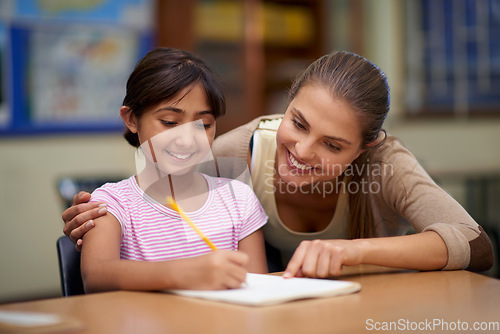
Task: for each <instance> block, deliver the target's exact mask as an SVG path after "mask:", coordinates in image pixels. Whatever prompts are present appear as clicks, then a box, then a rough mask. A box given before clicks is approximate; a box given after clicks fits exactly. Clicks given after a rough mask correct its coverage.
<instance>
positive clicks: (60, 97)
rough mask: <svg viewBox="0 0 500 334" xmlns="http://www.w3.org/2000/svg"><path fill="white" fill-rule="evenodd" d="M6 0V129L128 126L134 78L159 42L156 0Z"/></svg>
mask: <svg viewBox="0 0 500 334" xmlns="http://www.w3.org/2000/svg"><path fill="white" fill-rule="evenodd" d="M4 3H7V5H5V4H4ZM4 3H2V5H0V6H4V8H0V12H1V13H2V15H1V16H0V61H1V64H2V66H1V69H0V75H1V77H2V84H0V91H1V93H0V135H4V136H5V135H29V134H42V133H52V134H53V133H67V132H95V131H121V130H122V129H123V125H122V124H123V123H122V120H121V118H120V114H119V110H120V107H121V105H122V101H123V98H124V97H125V85H126V80H127V78H128V76H129V74H130V73H131V71H132V70H133V68H134V66H135V64H136V63H137V61H138V60H139V59H140V58H141V57H142V56H143V55H144V54H145V53H147V52H148V51H149V50H150V49H151V48H152V47H153V33H152V31H153V27H152V21H153V20H152V19H151V18H152V7H153V1H152V0H92V1H90V0H85V1H84V0H82V1H80V0H72V1H56V0H23V1H12V2H4ZM5 13H8V14H5Z"/></svg>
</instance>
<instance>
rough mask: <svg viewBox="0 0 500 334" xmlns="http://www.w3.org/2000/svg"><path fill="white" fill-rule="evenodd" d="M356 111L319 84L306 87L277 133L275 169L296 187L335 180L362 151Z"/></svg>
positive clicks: (292, 102) (289, 107)
mask: <svg viewBox="0 0 500 334" xmlns="http://www.w3.org/2000/svg"><path fill="white" fill-rule="evenodd" d="M361 144H362V143H361V129H360V123H359V121H358V119H357V117H356V114H355V111H354V110H353V109H352V108H351V106H350V105H349V104H348V103H346V102H345V101H343V100H339V99H335V98H333V97H332V95H331V93H330V92H329V91H328V90H327V89H326V88H324V87H322V86H320V85H317V84H307V85H305V86H303V87H302V88H301V89H300V90H299V92H298V94H297V95H296V96H295V98H294V99H293V100H292V101H291V103H290V105H289V106H288V109H287V110H286V113H285V116H284V118H283V121H282V122H281V125H280V127H279V128H278V133H277V160H276V167H277V171H278V175H279V176H280V178H281V180H283V181H284V182H286V183H287V184H291V185H294V186H296V187H300V186H304V185H308V184H312V183H316V182H322V181H329V180H333V179H335V178H336V177H338V176H339V175H340V174H342V173H343V172H344V170H345V169H346V168H347V167H348V166H349V165H350V164H351V162H352V161H353V160H355V159H356V158H357V157H358V156H359V155H360V154H361V153H362V152H363V149H361V147H362V145H361Z"/></svg>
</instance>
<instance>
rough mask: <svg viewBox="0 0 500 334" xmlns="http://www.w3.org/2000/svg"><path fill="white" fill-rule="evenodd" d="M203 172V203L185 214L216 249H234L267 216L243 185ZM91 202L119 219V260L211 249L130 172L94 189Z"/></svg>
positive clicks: (155, 258)
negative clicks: (205, 195)
mask: <svg viewBox="0 0 500 334" xmlns="http://www.w3.org/2000/svg"><path fill="white" fill-rule="evenodd" d="M203 176H204V177H205V179H206V180H207V183H208V187H209V191H208V198H207V201H206V202H205V204H204V205H203V206H202V207H201V208H200V209H198V210H196V211H193V212H188V213H186V214H187V216H189V218H191V220H192V221H193V222H195V224H196V226H197V227H198V228H199V229H200V230H201V231H203V233H204V234H205V235H206V236H207V237H208V238H209V239H210V240H211V241H212V242H213V243H214V244H215V245H216V246H217V248H218V249H225V250H237V249H238V242H239V241H240V240H242V239H243V238H245V237H247V236H248V235H250V234H252V233H253V232H255V231H256V230H258V229H259V228H261V227H262V226H263V225H264V224H265V223H266V222H267V215H266V214H265V212H264V210H263V209H262V206H261V205H260V203H259V201H258V199H257V197H256V196H255V194H254V192H253V191H252V189H251V188H250V187H249V186H248V185H246V184H244V183H243V182H240V181H237V180H230V179H225V178H215V177H210V176H207V175H203ZM92 201H102V202H105V203H106V204H107V208H108V212H109V213H111V214H112V215H113V216H115V217H116V218H117V219H118V221H119V222H120V225H121V228H122V241H121V247H120V257H121V258H122V259H130V260H139V261H161V260H172V259H178V258H185V257H193V256H198V255H202V254H206V253H209V252H210V251H211V249H210V247H209V246H208V245H207V244H206V243H205V242H204V241H203V240H202V239H201V238H200V236H199V235H198V234H197V233H196V232H195V231H194V230H193V229H192V228H191V227H190V226H189V225H188V224H187V223H186V222H185V221H183V220H182V219H181V217H180V216H179V214H178V213H177V212H175V211H174V210H171V209H169V208H167V207H165V206H164V205H161V204H159V203H157V202H156V201H154V200H152V199H151V198H149V197H148V196H146V195H145V194H144V192H143V191H142V189H141V188H140V187H139V185H138V184H137V182H136V180H135V177H134V176H131V177H130V178H128V179H125V180H123V181H120V182H117V183H107V184H105V185H103V186H102V187H100V188H98V189H96V190H95V191H94V192H93V193H92Z"/></svg>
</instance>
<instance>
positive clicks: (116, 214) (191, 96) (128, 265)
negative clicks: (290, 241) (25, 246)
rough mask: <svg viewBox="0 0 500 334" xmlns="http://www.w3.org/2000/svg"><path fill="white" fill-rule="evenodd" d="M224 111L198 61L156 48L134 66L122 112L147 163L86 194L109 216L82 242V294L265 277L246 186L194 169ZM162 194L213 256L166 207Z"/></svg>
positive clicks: (254, 205) (222, 284) (259, 216)
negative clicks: (103, 206) (180, 209)
mask: <svg viewBox="0 0 500 334" xmlns="http://www.w3.org/2000/svg"><path fill="white" fill-rule="evenodd" d="M224 112H225V100H224V95H223V93H222V89H221V87H220V85H219V83H218V82H217V81H216V80H215V76H214V74H213V73H212V72H211V71H210V69H209V68H208V67H207V66H206V65H205V63H204V62H203V61H202V60H200V59H199V58H197V57H195V56H194V55H192V54H190V53H188V52H184V51H180V50H175V49H169V48H161V49H157V50H154V51H151V52H150V53H148V54H147V55H146V56H145V57H144V58H143V59H142V60H141V61H140V62H139V63H138V64H137V66H136V68H135V69H134V71H133V72H132V74H131V75H130V77H129V79H128V82H127V94H126V97H125V99H124V101H123V107H122V108H121V109H120V114H121V117H122V119H123V121H124V123H125V125H126V127H127V132H126V134H125V138H126V139H127V140H128V142H129V143H130V144H131V145H133V146H135V147H139V145H140V147H139V150H138V152H139V153H142V155H143V156H144V157H145V159H143V163H144V165H143V168H142V169H141V170H140V171H138V173H137V175H135V176H132V177H130V178H128V179H126V180H123V181H121V182H118V183H113V184H106V185H104V186H103V187H101V188H99V189H97V190H96V191H95V192H94V193H93V194H92V199H93V201H99V202H104V203H106V208H107V213H106V214H105V215H103V216H101V217H99V218H96V219H95V220H94V222H93V223H94V225H95V227H94V228H93V229H92V231H91V232H89V233H87V234H86V235H85V236H84V238H83V239H84V242H85V246H84V247H83V248H82V259H81V261H82V262H81V266H82V267H81V269H82V278H83V282H84V287H85V291H86V292H94V291H103V290H115V289H127V290H159V289H172V288H183V289H224V288H234V287H239V286H240V285H241V284H242V283H243V282H244V281H245V277H246V272H247V271H252V272H260V273H263V272H267V268H266V262H265V253H264V242H263V237H262V232H261V229H260V228H261V227H262V225H264V224H265V222H266V221H267V216H266V215H265V213H264V212H263V210H262V207H261V206H260V204H259V202H258V200H257V198H256V197H255V194H253V192H252V191H251V189H250V187H248V186H247V185H245V184H243V183H241V182H238V181H230V180H227V179H220V178H213V177H209V176H207V175H204V174H200V173H197V172H196V173H195V172H194V170H193V169H194V167H195V166H196V165H197V164H199V163H200V162H202V161H204V160H206V157H207V154H209V153H210V146H211V144H212V142H213V139H214V134H215V119H216V118H217V117H218V116H220V115H222V114H224ZM166 130H167V131H166ZM168 196H171V197H174V198H175V200H176V201H177V202H178V204H179V206H180V207H183V208H184V209H186V210H187V211H189V212H188V215H189V216H190V217H191V218H192V219H193V220H194V221H195V223H196V224H197V225H198V228H200V229H201V230H202V231H203V232H204V233H205V235H207V236H208V238H210V239H212V242H213V243H214V244H215V245H216V246H217V248H218V250H217V251H214V252H212V251H211V249H210V248H209V247H208V245H207V244H205V243H204V241H203V240H202V239H201V238H200V237H199V236H198V235H197V234H196V233H195V232H194V231H193V230H191V228H190V227H189V226H188V225H186V223H185V222H183V221H182V219H181V217H180V216H179V214H178V213H177V212H175V211H174V210H172V209H170V208H169V207H167V206H166V202H165V198H166V197H168ZM238 249H239V250H240V251H238V252H235V250H238Z"/></svg>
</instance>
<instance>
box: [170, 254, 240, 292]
mask: <svg viewBox="0 0 500 334" xmlns="http://www.w3.org/2000/svg"><path fill="white" fill-rule="evenodd" d="M185 260H186V261H182V262H183V263H182V264H181V263H179V267H178V268H177V270H176V276H177V278H176V281H177V284H175V285H176V286H177V287H178V288H179V289H196V290H222V289H234V288H239V287H241V285H242V284H243V283H244V282H245V280H246V275H247V269H246V266H247V264H248V255H246V254H245V253H243V252H234V251H223V250H218V251H214V252H211V253H209V254H206V255H202V256H197V257H193V258H188V259H185Z"/></svg>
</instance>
